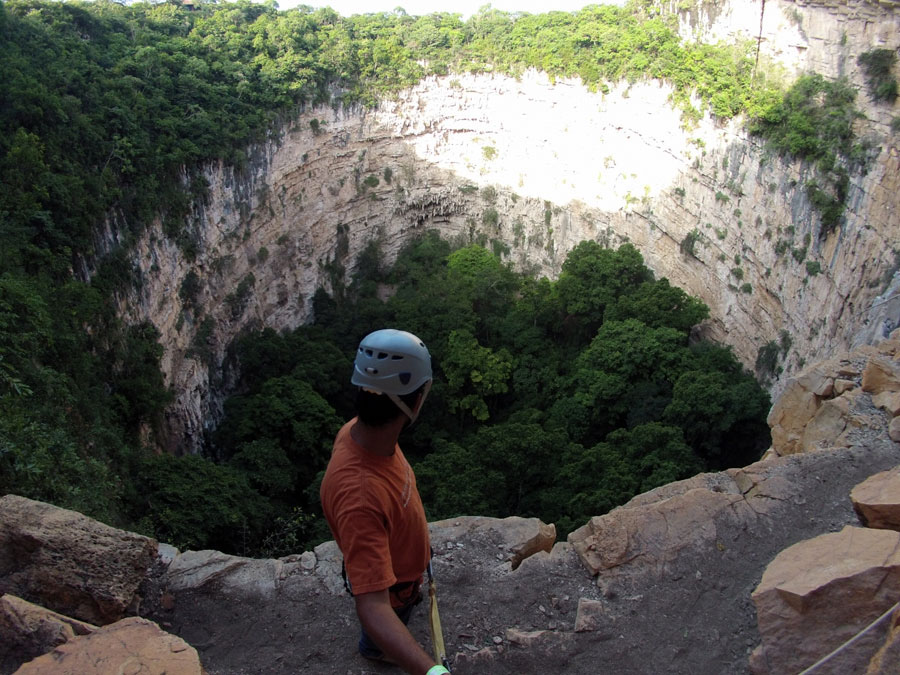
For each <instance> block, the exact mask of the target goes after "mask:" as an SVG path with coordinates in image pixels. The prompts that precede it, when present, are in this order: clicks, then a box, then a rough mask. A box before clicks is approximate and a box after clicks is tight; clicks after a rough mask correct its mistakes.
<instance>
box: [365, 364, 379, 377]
mask: <svg viewBox="0 0 900 675" xmlns="http://www.w3.org/2000/svg"><path fill="white" fill-rule="evenodd" d="M366 372H367V373H368V374H369V375H377V374H378V368H372V366H369V367H368V368H366Z"/></svg>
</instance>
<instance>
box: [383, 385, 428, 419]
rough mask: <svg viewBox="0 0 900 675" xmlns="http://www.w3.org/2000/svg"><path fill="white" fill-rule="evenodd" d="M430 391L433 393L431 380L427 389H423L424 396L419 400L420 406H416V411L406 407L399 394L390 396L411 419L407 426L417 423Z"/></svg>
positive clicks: (426, 386)
mask: <svg viewBox="0 0 900 675" xmlns="http://www.w3.org/2000/svg"><path fill="white" fill-rule="evenodd" d="M429 391H431V380H428V381H427V382H426V383H425V387H424V388H423V389H422V396H421V397H420V398H419V404H418V405H417V406H416V408H415V410H410V409H409V406H408V405H406V404H405V403H404V402H403V400H402V399H401V398H400V397H399V396H397V394H388V398H390V399H391V400H392V401H393V402H394V404H395V405H396V406H397V407H398V408H400V410H401V411H403V414H404V415H406V416H407V417H408V418H409V424H407V425H406V426H411V425H412V423H413V422H415V421H416V418H417V417H418V416H419V412H420V411H421V410H422V406H423V405H424V404H425V399H426V398H427V397H428V392H429Z"/></svg>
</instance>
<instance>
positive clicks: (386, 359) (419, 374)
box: [350, 328, 432, 420]
mask: <svg viewBox="0 0 900 675" xmlns="http://www.w3.org/2000/svg"><path fill="white" fill-rule="evenodd" d="M431 379H432V376H431V355H430V354H429V353H428V348H427V347H426V346H425V343H424V342H422V341H421V340H420V339H419V338H417V337H416V336H415V335H413V334H412V333H407V332H406V331H402V330H395V329H393V328H385V329H382V330H376V331H375V332H374V333H369V334H368V335H367V336H366V337H364V338H363V339H362V341H361V342H360V343H359V348H358V349H357V350H356V359H355V361H354V362H353V377H351V378H350V381H351V382H352V383H353V384H355V385H356V386H358V387H362V388H363V389H365V390H366V391H370V392H372V393H374V394H387V395H388V396H389V397H390V399H391V400H392V401H393V402H394V403H395V404H396V405H397V407H398V408H400V409H401V410H402V411H403V412H404V413H406V415H407V417H409V418H410V420H415V418H416V415H415V414H414V413H413V412H412V411H411V410H410V409H409V407H408V406H407V405H406V404H405V403H403V401H401V400H400V396H403V395H404V394H411V393H412V392H414V391H416V390H417V389H418V388H419V387H421V386H422V385H423V384H426V383H428V385H429V386H428V387H426V391H425V394H426V395H427V393H428V391H427V390H428V389H429V388H430V385H431ZM420 409H421V406H420Z"/></svg>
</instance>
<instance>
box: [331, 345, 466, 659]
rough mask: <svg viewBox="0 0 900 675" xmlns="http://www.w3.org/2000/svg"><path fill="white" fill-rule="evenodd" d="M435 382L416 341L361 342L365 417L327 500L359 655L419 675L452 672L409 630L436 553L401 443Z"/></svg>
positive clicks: (343, 445)
mask: <svg viewBox="0 0 900 675" xmlns="http://www.w3.org/2000/svg"><path fill="white" fill-rule="evenodd" d="M431 380H432V375H431V356H430V355H429V353H428V349H427V348H426V347H425V344H424V343H423V342H422V341H421V340H420V339H419V338H417V337H416V336H415V335H412V334H411V333H407V332H405V331H399V330H393V329H386V330H378V331H375V332H374V333H371V334H369V335H367V336H366V337H365V338H363V340H362V342H360V344H359V349H358V350H357V353H356V359H355V362H354V364H353V376H352V377H351V379H350V381H351V382H352V383H353V384H354V385H356V386H357V387H359V390H358V392H357V399H356V410H357V416H356V417H355V418H353V419H352V420H350V421H349V422H348V423H347V424H345V425H344V427H343V428H342V429H341V430H340V431H339V432H338V434H337V437H336V438H335V441H334V449H333V451H332V455H331V460H330V461H329V463H328V469H327V470H326V471H325V478H324V479H323V480H322V487H321V491H320V497H321V500H322V510H323V511H324V512H325V518H326V520H327V521H328V526H329V527H330V528H331V532H332V534H333V535H334V539H335V541H336V542H337V544H338V546H339V547H340V549H341V552H342V553H343V555H344V565H345V568H346V575H347V580H348V588H349V589H350V591H351V593H352V594H353V598H354V600H355V602H356V613H357V616H358V617H359V622H360V625H361V635H360V639H359V651H360V653H361V654H362V655H363V656H365V657H367V658H370V659H375V660H383V661H389V662H392V663H395V664H397V665H399V666H400V667H401V668H403V669H404V670H405V671H406V672H408V673H413V674H414V675H423V674H424V675H438V674H439V673H447V672H449V671H448V670H447V669H446V668H444V667H443V666H442V665H439V664H436V663H435V661H434V659H433V658H431V657H430V656H429V655H428V654H427V653H426V652H425V650H424V649H422V647H421V646H420V645H419V643H418V642H417V641H416V639H415V638H414V637H413V636H412V635H411V634H410V632H409V630H408V629H407V627H406V623H407V622H408V620H409V616H410V613H411V612H412V609H413V607H414V606H415V605H416V604H417V603H418V602H419V600H420V599H421V595H420V593H419V586H420V584H421V583H422V574H423V572H424V571H425V569H426V568H427V566H428V561H429V558H430V550H431V549H430V544H429V539H428V522H427V521H426V519H425V509H424V508H423V506H422V500H421V498H420V497H419V491H418V490H417V489H416V477H415V475H414V474H413V471H412V468H411V467H410V465H409V463H408V462H407V461H406V458H405V457H404V456H403V452H402V451H401V450H400V446H399V445H398V444H397V439H398V438H399V436H400V432H401V431H403V429H405V428H406V427H407V426H409V425H410V424H412V423H413V421H415V419H416V417H417V416H418V414H419V411H420V410H421V408H422V404H423V403H424V402H425V397H426V396H427V395H428V391H429V389H430V388H431Z"/></svg>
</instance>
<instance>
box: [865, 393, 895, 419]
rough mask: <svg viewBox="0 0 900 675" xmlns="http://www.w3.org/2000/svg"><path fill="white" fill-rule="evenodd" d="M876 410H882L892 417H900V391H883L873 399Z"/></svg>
mask: <svg viewBox="0 0 900 675" xmlns="http://www.w3.org/2000/svg"><path fill="white" fill-rule="evenodd" d="M872 403H873V404H875V407H876V408H881V409H882V410H884V411H885V412H887V414H888V415H890V416H891V417H896V416H897V415H900V391H883V392H881V393H880V394H875V395H874V396H873V397H872Z"/></svg>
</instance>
